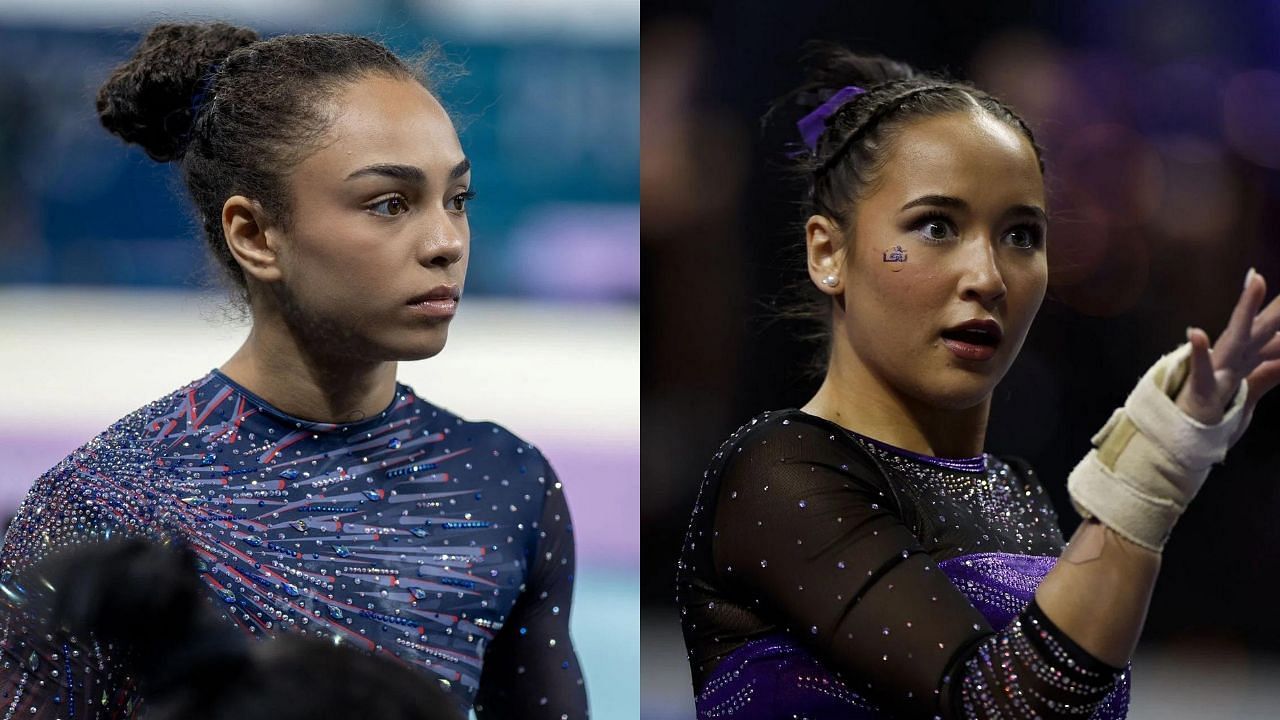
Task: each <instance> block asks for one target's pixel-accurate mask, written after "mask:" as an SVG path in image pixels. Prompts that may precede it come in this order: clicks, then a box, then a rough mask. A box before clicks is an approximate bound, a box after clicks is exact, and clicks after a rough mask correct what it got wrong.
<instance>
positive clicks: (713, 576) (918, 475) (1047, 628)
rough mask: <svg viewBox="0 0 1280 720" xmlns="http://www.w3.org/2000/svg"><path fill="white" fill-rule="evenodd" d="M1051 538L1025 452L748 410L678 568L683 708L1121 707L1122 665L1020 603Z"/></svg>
mask: <svg viewBox="0 0 1280 720" xmlns="http://www.w3.org/2000/svg"><path fill="white" fill-rule="evenodd" d="M1063 547H1064V542H1063V538H1062V534H1061V531H1060V529H1059V528H1058V523H1057V516H1056V515H1055V514H1054V511H1053V509H1052V507H1051V506H1050V504H1049V502H1048V498H1047V496H1046V494H1045V491H1044V488H1043V487H1042V486H1041V485H1040V483H1039V481H1038V480H1037V479H1036V477H1035V474H1034V473H1033V472H1032V471H1031V469H1030V468H1029V467H1028V466H1027V465H1026V463H1025V462H1022V461H1020V460H1017V459H1014V458H1009V459H1008V460H1007V461H1005V460H1001V459H999V458H996V457H994V456H991V455H982V456H979V457H975V458H965V459H960V460H946V459H939V458H931V457H926V456H921V455H915V454H913V453H910V452H908V451H906V450H902V449H899V448H895V447H892V446H890V445H886V444H884V443H881V442H878V441H876V440H873V439H871V438H868V437H865V436H862V435H859V434H857V433H852V432H850V431H848V430H845V429H843V428H841V427H839V426H837V425H834V424H832V423H830V422H827V421H826V420H823V419H820V418H817V417H814V416H812V415H809V414H806V413H804V412H801V411H798V410H784V411H779V412H772V413H765V414H764V415H761V416H759V417H757V418H755V419H754V420H752V421H751V422H750V423H748V424H747V425H744V426H743V427H742V428H740V429H739V430H738V431H737V432H736V433H734V435H733V436H732V437H730V438H729V439H728V440H727V441H726V442H725V443H724V444H723V445H722V446H721V448H720V450H719V452H717V453H716V456H715V458H714V459H713V461H712V463H711V465H710V467H709V468H708V469H707V471H706V473H705V474H704V479H703V484H702V488H701V490H700V494H699V497H698V502H697V504H696V506H695V508H694V511H693V516H692V520H691V522H690V527H689V531H688V534H687V536H686V538H685V543H684V548H683V551H682V553H681V559H680V563H679V567H678V571H677V591H678V601H679V606H680V612H681V619H682V624H683V628H684V635H685V642H686V645H687V646H688V649H689V660H690V665H691V668H692V671H693V683H694V690H695V693H696V705H697V710H698V717H699V718H734V719H735V720H765V719H774V718H788V719H791V718H833V717H841V718H887V717H899V718H908V717H910V718H916V717H925V718H928V717H942V718H986V717H1006V718H1023V717H1025V718H1031V717H1043V718H1059V717H1061V718H1066V717H1073V718H1082V717H1093V718H1098V719H1102V718H1107V719H1110V718H1122V717H1124V716H1125V714H1126V712H1127V707H1128V670H1127V669H1117V668H1112V667H1109V666H1107V665H1105V664H1104V663H1102V662H1101V661H1099V660H1097V659H1096V658H1093V657H1091V656H1090V655H1089V654H1088V653H1086V652H1085V651H1084V650H1083V649H1081V648H1080V647H1078V646H1077V645H1076V644H1075V643H1074V642H1072V641H1071V639H1070V638H1068V637H1066V636H1065V635H1064V634H1063V633H1062V632H1061V631H1060V630H1058V629H1057V628H1056V627H1055V626H1054V625H1053V623H1052V622H1051V621H1050V620H1049V619H1048V618H1047V617H1045V616H1044V614H1043V613H1042V612H1041V611H1040V609H1039V607H1038V606H1037V605H1036V603H1035V602H1034V594H1035V589H1036V587H1037V586H1038V585H1039V583H1040V581H1041V580H1042V579H1043V578H1044V576H1045V574H1046V573H1048V571H1049V570H1050V569H1051V568H1052V567H1053V565H1054V562H1055V561H1056V558H1057V557H1058V556H1059V555H1060V554H1061V552H1062V549H1063Z"/></svg>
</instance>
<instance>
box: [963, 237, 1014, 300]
mask: <svg viewBox="0 0 1280 720" xmlns="http://www.w3.org/2000/svg"><path fill="white" fill-rule="evenodd" d="M967 244H968V245H969V246H970V247H968V248H966V252H964V253H963V262H964V270H963V272H962V273H961V276H960V297H961V299H963V300H974V301H977V302H978V303H979V304H980V305H982V306H983V307H984V308H986V309H987V310H992V309H994V307H995V306H996V305H997V304H999V302H1000V301H1001V300H1003V299H1004V296H1005V294H1006V293H1007V292H1008V290H1009V289H1008V288H1007V287H1006V286H1005V284H1004V274H1003V273H1002V272H1000V261H999V258H997V257H996V251H995V248H994V247H993V246H992V243H991V242H990V241H988V240H985V239H982V240H977V241H976V242H972V243H967Z"/></svg>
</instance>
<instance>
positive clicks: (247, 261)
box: [222, 195, 280, 282]
mask: <svg viewBox="0 0 1280 720" xmlns="http://www.w3.org/2000/svg"><path fill="white" fill-rule="evenodd" d="M222 235H223V238H224V239H225V240H226V243H227V247H228V249H230V250H231V256H232V257H234V258H235V259H236V262H238V263H240V268H241V269H242V270H243V271H244V274H245V277H246V278H250V277H251V278H254V279H255V280H258V281H260V282H275V281H277V280H279V279H280V264H279V256H278V254H277V253H278V250H279V248H280V241H279V236H278V234H277V232H276V230H275V229H274V227H273V226H272V225H271V223H270V222H269V221H268V218H267V213H266V211H265V210H263V208H262V205H260V204H259V203H258V202H257V201H256V200H250V199H249V198H247V197H245V196H243V195H232V196H231V197H229V198H227V201H226V202H225V203H223V204H222Z"/></svg>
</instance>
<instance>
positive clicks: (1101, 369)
mask: <svg viewBox="0 0 1280 720" xmlns="http://www.w3.org/2000/svg"><path fill="white" fill-rule="evenodd" d="M1277 30H1280V6H1278V5H1277V4H1276V3H1264V2H1240V3H1230V4H1227V3H1210V2H1194V1H1190V0H1182V1H1175V2H1135V1H1132V0H1129V1H1118V2H1102V1H1100V0H1089V1H1086V2H1078V3H1071V4H1065V3H1063V4H1050V3H1015V2H987V3H946V4H943V3H937V4H931V3H919V2H881V3H844V2H841V3H834V2H830V3H820V2H810V1H806V0H791V1H788V2H783V3H738V2H702V3H694V4H693V5H690V4H689V3H674V2H650V1H649V0H645V2H644V5H643V9H642V23H641V38H642V41H641V42H642V53H641V55H642V60H641V68H642V73H641V97H642V101H641V146H642V148H643V151H642V154H641V202H642V207H643V214H642V223H641V248H642V249H641V263H642V272H643V277H644V293H643V297H642V307H643V313H644V325H643V333H642V343H641V347H642V354H643V356H642V373H641V390H642V394H643V398H644V401H643V410H642V417H643V421H642V427H643V432H642V447H643V454H642V465H641V478H642V480H641V482H642V489H643V490H642V516H641V522H642V536H643V577H642V602H643V614H642V634H643V637H644V640H643V644H642V649H643V650H642V651H643V653H644V655H643V658H644V660H643V662H644V671H645V675H646V676H648V675H649V674H650V671H651V668H652V667H653V663H651V658H653V657H661V658H663V661H664V662H666V661H668V660H669V659H670V658H672V657H675V658H676V659H677V660H678V656H677V655H674V654H672V653H671V652H670V649H671V645H672V644H673V643H678V632H679V631H678V616H677V614H676V611H675V609H674V605H673V604H672V596H673V576H674V568H675V562H676V556H677V552H678V549H679V546H680V542H681V539H682V536H683V533H684V530H685V526H686V521H687V518H688V512H689V509H690V508H691V506H692V503H693V499H694V496H695V494H696V492H697V489H698V485H699V481H700V479H701V475H702V471H703V469H704V466H705V464H706V463H707V461H709V459H710V457H711V454H712V453H713V452H714V450H715V448H716V447H717V446H718V445H719V443H720V442H721V441H722V440H723V439H724V438H725V437H726V436H727V435H728V434H729V433H730V432H732V431H733V430H734V429H735V428H736V427H737V426H738V425H739V424H741V423H742V422H744V421H745V420H747V419H748V418H750V417H751V416H753V415H755V414H757V413H759V412H761V411H763V410H767V409H773V408H782V407H796V406H799V405H802V404H804V403H805V402H806V401H807V400H808V398H809V397H810V396H811V394H812V393H813V391H814V390H816V388H817V386H818V382H819V378H817V377H814V376H812V375H809V374H807V373H806V370H807V369H808V367H809V366H810V365H811V361H812V360H813V358H814V353H815V347H814V346H812V345H808V344H805V343H804V342H802V341H800V340H797V339H796V338H797V337H799V336H800V335H802V334H803V332H804V331H805V330H806V329H807V328H806V327H804V326H803V325H797V324H796V323H795V322H793V321H788V320H779V319H777V318H776V315H777V314H778V313H777V310H776V308H777V307H778V305H777V304H778V303H781V304H784V305H785V302H786V298H787V297H788V295H787V292H786V289H787V287H788V286H790V285H792V284H794V283H795V282H796V281H797V280H800V279H802V278H803V274H802V273H803V270H802V259H803V235H802V233H801V232H800V231H799V230H797V229H796V225H797V223H799V222H800V221H802V220H803V218H801V217H800V216H799V215H798V214H797V210H796V207H795V204H794V203H795V201H796V200H798V199H799V190H798V189H797V186H796V185H794V184H793V183H791V182H790V181H788V180H787V178H786V175H785V173H784V172H783V171H782V168H783V167H784V165H785V153H786V151H787V147H786V144H787V143H789V142H794V141H795V140H796V139H798V136H797V135H796V134H795V131H794V126H793V124H792V123H793V122H794V116H788V117H787V119H786V120H785V121H784V122H783V123H782V126H781V127H774V128H771V129H762V128H761V123H760V119H761V116H762V115H763V114H764V112H765V111H766V110H767V109H768V107H769V106H770V104H771V102H772V101H773V100H774V99H775V98H777V97H779V96H781V95H782V94H784V93H785V92H787V91H788V90H789V89H791V88H792V87H794V86H795V85H797V84H798V83H799V82H800V80H801V67H800V63H799V56H800V48H801V45H802V44H803V42H804V41H805V40H807V39H810V38H825V39H831V40H837V41H840V42H843V43H845V44H846V45H848V46H849V47H851V48H853V49H855V50H858V51H862V52H869V53H882V54H885V55H888V56H889V57H893V58H895V59H899V60H903V61H906V62H908V63H911V64H912V65H915V66H916V67H918V68H921V69H925V70H930V71H941V72H945V73H947V74H950V75H952V76H955V77H958V78H960V79H965V80H970V81H972V82H974V83H975V84H976V85H978V86H979V87H981V88H983V89H985V90H987V91H989V92H991V93H993V94H995V95H996V96H997V97H1000V98H1002V99H1003V100H1005V101H1006V102H1007V103H1008V104H1010V105H1011V106H1012V107H1013V108H1014V109H1015V110H1016V111H1018V112H1019V113H1021V114H1022V115H1023V116H1024V117H1025V118H1026V119H1027V121H1028V122H1029V124H1030V125H1031V127H1032V128H1033V130H1034V131H1035V133H1036V135H1037V140H1038V141H1039V143H1040V144H1041V145H1042V146H1043V147H1044V148H1045V155H1044V158H1045V162H1046V166H1047V170H1046V180H1047V184H1048V188H1049V206H1050V215H1051V224H1050V230H1049V235H1048V237H1049V243H1048V248H1049V267H1050V290H1049V295H1048V297H1047V298H1046V300H1045V303H1044V305H1043V307H1042V309H1041V311H1040V315H1039V316H1038V318H1037V321H1036V323H1035V325H1034V326H1033V327H1032V330H1031V332H1030V335H1029V337H1028V339H1027V341H1026V344H1025V346H1024V347H1023V350H1022V354H1021V355H1020V357H1019V358H1018V360H1017V361H1016V362H1015V363H1014V365H1013V368H1012V370H1011V371H1010V372H1009V374H1008V375H1007V376H1006V378H1005V380H1004V381H1003V382H1002V383H1001V384H1000V386H999V387H998V388H997V389H996V392H995V397H994V401H993V407H992V413H991V424H990V428H989V432H988V444H987V450H988V451H989V452H994V453H996V454H1016V455H1020V456H1022V457H1025V458H1026V459H1028V460H1029V461H1030V462H1031V463H1032V465H1033V466H1034V467H1036V468H1037V469H1038V470H1039V471H1040V473H1041V475H1042V476H1043V478H1044V479H1045V482H1046V484H1047V485H1048V486H1049V489H1050V492H1051V493H1052V495H1053V499H1054V504H1055V506H1056V507H1057V508H1058V509H1059V512H1060V514H1061V515H1062V518H1063V525H1064V528H1063V530H1064V532H1066V533H1067V534H1068V535H1069V533H1070V532H1071V531H1072V530H1073V529H1074V527H1075V525H1076V524H1077V523H1078V522H1079V518H1078V517H1077V516H1076V514H1075V513H1074V511H1073V510H1071V508H1070V503H1069V501H1068V498H1067V494H1066V487H1065V480H1066V477H1067V474H1068V473H1069V472H1070V469H1071V468H1072V467H1073V466H1074V465H1075V463H1076V462H1077V461H1078V460H1079V459H1080V458H1081V457H1082V456H1083V455H1084V454H1085V452H1086V451H1087V450H1088V448H1089V437H1090V436H1091V435H1092V434H1093V433H1094V432H1095V431H1096V430H1097V429H1098V428H1099V427H1101V425H1102V423H1103V422H1104V421H1105V420H1106V418H1107V416H1108V415H1109V414H1110V412H1111V410H1112V409H1113V408H1114V407H1115V406H1116V405H1118V404H1119V403H1121V402H1122V401H1123V399H1124V397H1125V395H1126V394H1127V393H1128V391H1129V390H1130V389H1131V387H1132V386H1133V384H1134V382H1135V381H1136V380H1137V378H1138V377H1139V376H1140V375H1141V374H1142V372H1143V371H1144V370H1145V369H1146V368H1147V367H1148V366H1149V365H1150V364H1151V363H1152V362H1153V361H1154V360H1155V359H1156V358H1157V357H1158V356H1159V355H1160V354H1161V353H1163V352H1166V351H1168V350H1170V349H1172V348H1173V347H1175V346H1176V345H1177V344H1178V343H1179V342H1181V341H1182V339H1183V336H1184V330H1185V328H1186V326H1188V325H1197V326H1201V327H1204V328H1205V329H1206V330H1208V331H1209V332H1210V334H1211V336H1215V337H1216V335H1217V333H1218V332H1219V331H1220V330H1221V329H1222V328H1223V327H1224V326H1225V324H1226V320H1227V317H1228V315H1229V313H1230V309H1231V307H1232V305H1233V304H1234V301H1235V299H1236V297H1237V296H1238V294H1239V291H1240V287H1241V282H1242V281H1243V277H1244V274H1245V271H1246V270H1247V269H1248V268H1249V267H1250V266H1253V267H1256V268H1257V270H1258V271H1259V272H1261V273H1262V274H1263V275H1264V276H1265V277H1267V278H1268V279H1269V281H1270V285H1271V288H1273V289H1272V290H1269V295H1271V296H1273V295H1274V294H1275V289H1276V288H1280V251H1278V248H1280V246H1278V245H1277V240H1276V236H1275V232H1274V231H1273V228H1274V227H1275V226H1276V225H1277V219H1280V203H1278V201H1280V183H1278V181H1280V173H1278V172H1277V168H1280V46H1278V45H1277V44H1276V43H1275V42H1274V41H1273V38H1274V37H1275V36H1276V33H1277ZM1275 395H1277V397H1270V398H1267V399H1264V401H1263V402H1262V404H1261V406H1260V407H1259V408H1258V411H1257V413H1256V415H1255V417H1254V420H1253V424H1252V426H1251V428H1250V430H1249V431H1248V433H1247V434H1246V435H1245V437H1244V438H1243V439H1242V440H1241V442H1240V443H1239V445H1237V446H1236V448H1235V449H1234V450H1233V451H1232V452H1231V455H1230V457H1229V458H1228V460H1227V462H1226V464H1225V465H1224V466H1223V467H1221V468H1219V469H1217V470H1215V471H1214V473H1213V475H1212V476H1211V478H1210V480H1209V482H1208V483H1207V485H1206V486H1205V488H1204V489H1203V490H1202V491H1201V493H1200V495H1199V496H1198V498H1197V499H1196V501H1195V503H1194V504H1193V505H1192V506H1191V508H1190V510H1189V511H1188V512H1187V514H1186V515H1185V516H1184V517H1183V518H1182V520H1181V521H1180V522H1179V524H1178V527H1177V529H1176V530H1175V531H1174V534H1173V537H1172V539H1171V540H1170V542H1169V544H1168V546H1167V548H1166V551H1165V556H1164V557H1165V561H1164V562H1165V564H1164V569H1163V571H1162V573H1161V577H1160V581H1159V584H1158V586H1157V588H1156V591H1155V597H1154V600H1153V601H1152V606H1151V612H1150V615H1149V617H1148V622H1147V628H1146V631H1145V633H1144V635H1143V641H1142V643H1143V645H1142V647H1143V648H1155V649H1156V650H1160V649H1162V648H1167V649H1170V651H1175V650H1177V649H1178V648H1197V649H1198V650H1200V651H1206V652H1207V651H1208V650H1206V649H1211V651H1212V653H1213V654H1214V657H1217V658H1228V659H1231V660H1232V661H1233V662H1236V663H1241V662H1243V663H1249V662H1252V661H1254V660H1258V661H1264V660H1265V661H1269V660H1270V659H1274V657H1275V656H1276V655H1277V654H1280V613H1276V612H1275V611H1274V609H1273V603H1274V599H1273V598H1274V592H1273V581H1272V577H1273V576H1274V574H1275V572H1276V570H1277V569H1280V521H1278V519H1277V518H1278V513H1277V509H1280V450H1278V449H1277V445H1278V443H1277V440H1278V439H1280V393H1278V394H1275ZM655 648H656V650H655ZM681 650H682V648H681ZM663 672H666V673H670V672H672V671H671V670H670V669H669V668H668V669H665V670H663ZM686 677H687V676H686ZM646 682H647V680H646ZM686 687H687V685H686ZM645 696H646V700H645V702H646V705H647V706H648V708H649V711H648V712H647V714H646V716H651V717H670V716H672V715H670V714H666V715H663V714H661V712H659V710H658V709H657V708H658V706H659V700H658V699H654V698H651V697H650V692H649V691H648V690H646V691H645ZM651 700H652V702H651Z"/></svg>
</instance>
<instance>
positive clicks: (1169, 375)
mask: <svg viewBox="0 0 1280 720" xmlns="http://www.w3.org/2000/svg"><path fill="white" fill-rule="evenodd" d="M1190 357H1191V346H1190V345H1188V344H1183V345H1182V346H1180V347H1179V348H1178V349H1177V350H1174V351H1173V352H1171V353H1169V354H1168V355H1165V356H1164V357H1162V358H1160V359H1159V360H1158V361H1156V364H1155V365H1153V366H1151V368H1150V369H1149V370H1147V372H1146V374H1145V375H1143V376H1142V379H1141V380H1139V381H1138V385H1137V387H1135V388H1134V389H1133V392H1132V393H1130V394H1129V397H1128V399H1126V400H1125V403H1124V405H1123V406H1122V407H1120V408H1118V409H1117V410H1116V411H1115V412H1114V413H1112V414H1111V418H1110V419H1109V420H1107V423H1106V424H1105V425H1103V427H1102V429H1101V430H1099V431H1098V433H1097V434H1096V435H1094V436H1093V440H1092V442H1093V449H1092V450H1090V451H1089V454H1088V455H1086V456H1085V458H1084V459H1083V460H1081V461H1080V463H1079V464H1078V465H1076V467H1075V469H1074V470H1072V471H1071V475H1070V477H1069V478H1068V479H1067V489H1068V490H1069V491H1070V493H1071V501H1072V504H1073V505H1075V508H1076V510H1077V511H1079V512H1080V514H1081V515H1082V516H1083V517H1085V518H1090V517H1092V518H1097V519H1098V520H1099V521H1100V522H1101V523H1102V524H1104V525H1106V526H1107V527H1109V528H1111V529H1112V530H1114V531H1115V532H1117V533H1119V534H1120V535H1121V536H1122V537H1125V538H1127V539H1128V540H1130V541H1132V542H1134V543H1136V544H1138V545H1141V546H1142V547H1145V548H1148V549H1150V550H1155V551H1157V552H1158V551H1159V550H1160V549H1161V548H1163V547H1164V543H1165V541H1166V540H1168V538H1169V532H1170V530H1172V529H1173V525H1174V523H1176V522H1177V520H1178V517H1179V516H1180V515H1182V513H1183V511H1184V510H1186V508H1187V504H1188V503H1190V502H1191V499H1192V498H1193V497H1195V495H1196V492H1198V491H1199V490H1200V486H1201V485H1203V484H1204V480H1205V478H1206V477H1207V476H1208V474H1209V470H1210V468H1211V467H1212V466H1213V465H1214V464H1215V463H1220V462H1222V460H1223V458H1225V457H1226V455H1227V450H1228V449H1229V448H1230V447H1231V445H1232V444H1234V443H1235V441H1236V439H1237V438H1238V437H1239V436H1240V435H1241V434H1242V433H1243V432H1244V428H1245V427H1246V426H1247V425H1248V421H1249V418H1247V417H1245V414H1244V404H1245V397H1246V395H1247V394H1248V387H1247V385H1246V384H1245V382H1244V381H1241V382H1240V387H1239V388H1238V389H1237V391H1236V394H1235V396H1234V397H1233V398H1232V400H1231V404H1230V405H1229V406H1228V407H1227V410H1226V412H1225V414H1224V415H1223V418H1222V420H1221V421H1220V422H1218V423H1217V424H1214V425H1205V424H1204V423H1201V422H1199V421H1197V420H1195V419H1194V418H1191V417H1188V416H1187V415H1186V414H1184V413H1183V412H1182V410H1180V409H1179V408H1178V406H1177V404H1176V403H1175V402H1174V398H1175V397H1176V396H1177V394H1178V391H1179V390H1180V389H1181V388H1182V384H1183V382H1185V380H1186V378H1187V374H1188V372H1189V366H1190Z"/></svg>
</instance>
